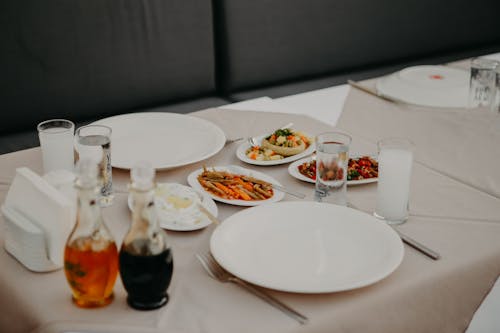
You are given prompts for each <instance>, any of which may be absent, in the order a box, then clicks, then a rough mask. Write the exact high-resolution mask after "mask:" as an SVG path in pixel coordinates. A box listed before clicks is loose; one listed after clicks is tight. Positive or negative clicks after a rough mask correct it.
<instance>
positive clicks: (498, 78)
mask: <svg viewBox="0 0 500 333" xmlns="http://www.w3.org/2000/svg"><path fill="white" fill-rule="evenodd" d="M490 110H491V111H492V112H493V113H500V65H498V66H497V68H496V69H495V92H494V94H493V97H492V102H491V106H490Z"/></svg>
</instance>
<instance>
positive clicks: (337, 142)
mask: <svg viewBox="0 0 500 333" xmlns="http://www.w3.org/2000/svg"><path fill="white" fill-rule="evenodd" d="M350 144H351V137H350V136H349V135H347V134H344V133H340V132H329V133H322V134H320V135H318V136H317V137H316V187H315V191H314V199H315V200H316V201H318V202H327V203H332V204H337V205H342V206H346V205H347V195H346V192H347V190H346V187H347V165H348V163H349V145H350Z"/></svg>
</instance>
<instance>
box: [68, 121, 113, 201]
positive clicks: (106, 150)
mask: <svg viewBox="0 0 500 333" xmlns="http://www.w3.org/2000/svg"><path fill="white" fill-rule="evenodd" d="M75 150H76V153H77V158H78V159H82V158H86V159H90V160H91V161H93V162H94V163H97V164H98V166H99V178H100V180H101V188H100V192H101V197H100V204H101V206H109V205H111V203H112V202H113V181H112V168H111V128H110V127H108V126H104V125H87V126H83V127H80V128H78V129H77V130H76V135H75Z"/></svg>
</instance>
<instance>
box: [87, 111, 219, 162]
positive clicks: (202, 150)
mask: <svg viewBox="0 0 500 333" xmlns="http://www.w3.org/2000/svg"><path fill="white" fill-rule="evenodd" d="M94 124H100V125H106V126H109V127H111V129H112V131H113V132H112V138H111V165H112V166H113V167H115V168H120V169H131V168H132V167H133V166H134V165H135V163H136V162H137V161H144V160H145V161H149V162H151V163H152V165H153V167H154V168H155V169H170V168H175V167H179V166H183V165H187V164H191V163H195V162H198V161H202V160H204V159H207V158H209V157H211V156H213V155H215V154H216V153H217V152H219V150H221V149H222V148H223V147H224V143H225V142H226V137H225V135H224V132H223V131H222V130H221V129H220V128H219V127H217V126H216V125H214V124H213V123H211V122H209V121H207V120H204V119H201V118H196V117H192V116H187V115H182V114H178V113H169V112H144V113H129V114H123V115H118V116H114V117H110V118H105V119H101V120H98V121H96V122H95V123H94Z"/></svg>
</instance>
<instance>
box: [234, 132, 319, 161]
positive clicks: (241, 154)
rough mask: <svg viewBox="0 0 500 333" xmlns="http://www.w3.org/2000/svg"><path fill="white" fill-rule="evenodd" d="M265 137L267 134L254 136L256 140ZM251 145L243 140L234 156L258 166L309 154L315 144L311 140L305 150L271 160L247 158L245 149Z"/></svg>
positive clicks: (259, 140)
mask: <svg viewBox="0 0 500 333" xmlns="http://www.w3.org/2000/svg"><path fill="white" fill-rule="evenodd" d="M265 137H267V135H261V136H258V137H256V138H257V141H258V142H262V139H264V138H265ZM250 147H251V145H250V143H249V142H243V143H242V144H241V145H240V146H239V147H238V149H237V150H236V156H237V157H238V158H239V159H240V161H243V162H245V163H248V164H253V165H260V166H266V165H279V164H286V163H290V162H293V161H296V160H298V159H300V158H303V157H306V156H307V155H311V154H312V153H314V150H315V149H316V145H315V144H314V142H311V144H310V145H309V147H307V149H306V150H304V151H303V152H302V153H300V154H297V155H292V156H288V157H285V158H283V159H281V160H273V161H257V160H252V159H251V158H248V156H247V154H246V151H247V150H248V149H249V148H250Z"/></svg>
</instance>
